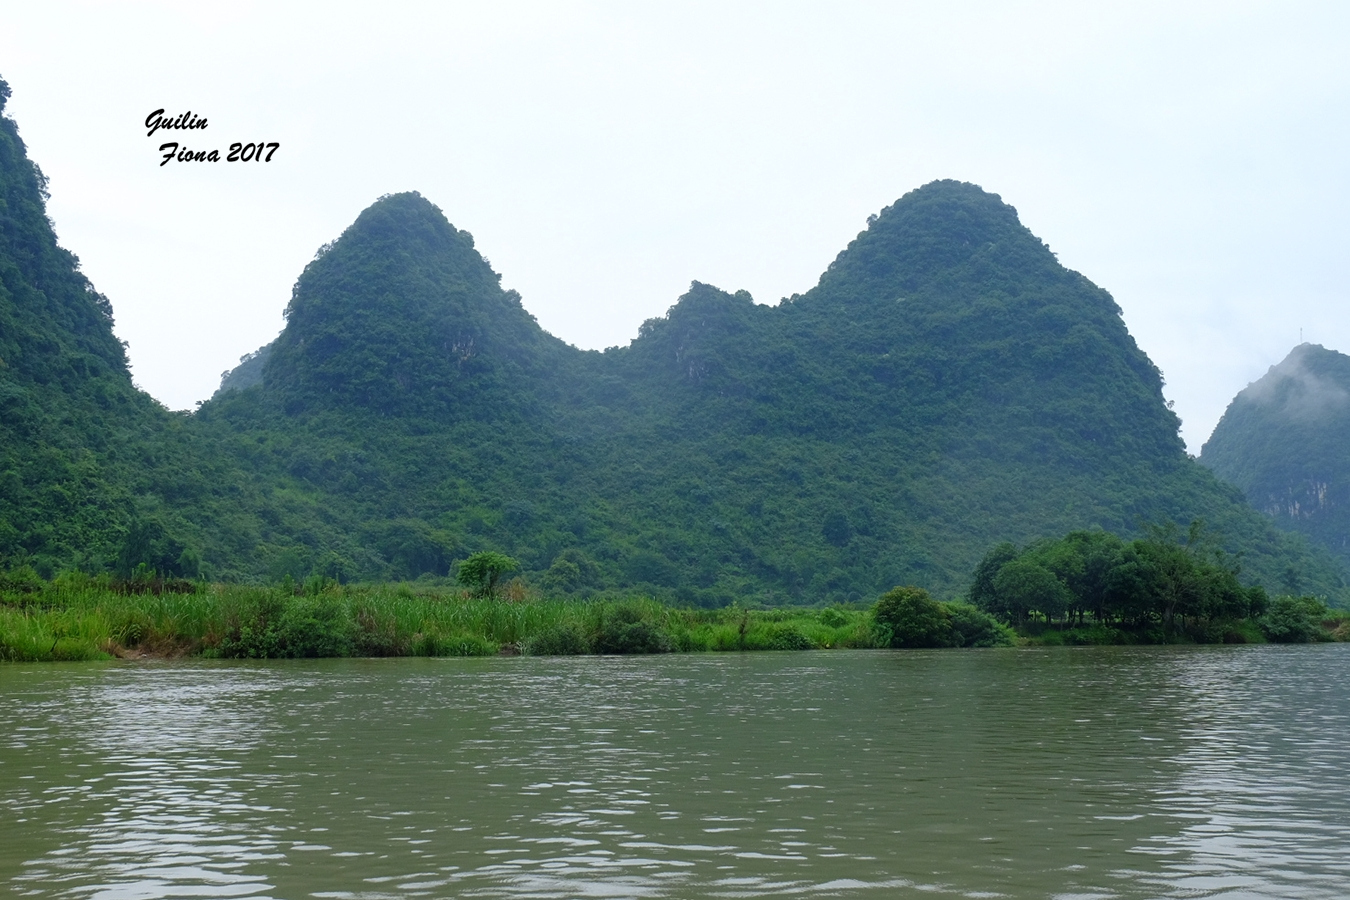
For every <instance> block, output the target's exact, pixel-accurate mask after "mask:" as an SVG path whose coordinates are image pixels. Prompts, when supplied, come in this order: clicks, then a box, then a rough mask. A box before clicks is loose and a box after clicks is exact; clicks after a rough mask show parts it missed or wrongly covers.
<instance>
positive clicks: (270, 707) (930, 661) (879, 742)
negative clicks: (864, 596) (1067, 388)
mask: <svg viewBox="0 0 1350 900" xmlns="http://www.w3.org/2000/svg"><path fill="white" fill-rule="evenodd" d="M1346 649H1350V648H1340V647H1319V648H1294V649H1286V648H1216V649H1214V650H1195V649H1192V650H1168V649H1129V648H1101V649H1092V650H1083V651H1072V650H1056V651H1046V652H974V653H960V652H951V653H856V654H850V653H811V654H762V655H753V656H694V657H671V658H665V659H593V658H591V659H573V660H566V659H565V660H531V659H509V660H399V661H390V660H386V661H328V662H317V663H288V664H287V663H275V664H271V663H268V664H262V663H260V664H248V665H236V664H209V663H191V664H174V665H169V664H164V665H159V666H153V667H145V666H133V665H124V664H117V665H109V666H105V667H89V666H85V667H8V668H0V735H3V736H4V737H3V738H0V815H3V816H4V819H3V821H2V822H0V880H2V881H4V882H6V883H7V884H9V886H10V887H11V888H12V889H14V890H15V891H16V892H18V893H21V894H26V895H32V896H38V895H61V896H66V897H80V898H83V897H109V898H114V897H115V898H155V897H170V896H173V897H181V896H200V897H266V896H276V897H301V896H306V895H308V896H315V897H325V898H353V900H355V898H394V897H400V898H403V897H508V898H525V897H531V898H553V897H557V898H565V897H761V896H776V895H787V896H791V895H800V894H805V895H810V896H820V897H836V896H838V897H847V896H863V895H874V896H887V897H891V896H897V897H905V896H914V897H918V896H933V895H936V896H958V897H1023V896H1056V897H1062V898H1087V897H1094V898H1117V897H1119V898H1128V897H1160V896H1161V897H1217V896H1223V897H1289V898H1321V897H1331V896H1345V895H1347V894H1350V871H1347V867H1346V866H1345V865H1344V864H1343V863H1342V862H1341V856H1342V854H1341V853H1340V851H1341V849H1342V848H1343V847H1345V846H1347V845H1348V842H1347V838H1350V834H1347V830H1350V792H1348V791H1347V789H1346V788H1345V787H1344V786H1343V785H1342V784H1341V783H1340V782H1339V780H1338V774H1339V773H1340V772H1343V771H1344V770H1345V768H1346V766H1347V763H1350V747H1348V746H1347V742H1346V738H1347V737H1350V719H1348V718H1347V716H1350V691H1347V690H1346V688H1347V687H1350V685H1347V684H1346V680H1347V676H1346V674H1345V672H1346V666H1345V663H1346V662H1347V661H1350V657H1347V655H1346V653H1345V650H1346Z"/></svg>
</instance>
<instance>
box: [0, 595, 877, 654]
mask: <svg viewBox="0 0 1350 900" xmlns="http://www.w3.org/2000/svg"><path fill="white" fill-rule="evenodd" d="M875 646H878V638H877V635H876V634H875V629H874V628H873V619H872V616H871V614H870V612H869V611H867V610H858V609H842V608H837V607H831V608H828V609H823V610H820V609H775V610H743V609H738V608H734V607H732V608H727V609H720V610H702V609H676V608H672V607H669V606H666V605H664V604H661V603H659V602H656V601H654V600H650V599H644V598H594V599H587V600H580V599H529V598H522V599H517V600H512V599H502V598H498V599H491V600H490V599H486V598H482V597H474V596H471V595H469V594H467V593H466V592H463V591H458V590H454V589H449V588H422V587H419V586H415V585H379V586H339V585H336V584H332V583H328V584H314V583H312V584H310V585H308V586H306V587H304V588H295V587H292V586H289V585H286V586H273V587H251V586H242V585H222V584H213V585H206V584H193V583H189V582H150V583H144V584H135V583H125V582H123V583H115V582H112V581H109V580H107V579H93V578H87V577H83V576H79V575H71V576H63V577H61V578H57V579H56V580H54V581H52V582H37V581H34V582H32V583H30V584H28V585H26V586H23V587H21V588H19V589H14V588H13V587H11V589H10V590H6V591H3V592H0V660H12V661H28V660H32V661H37V660H79V659H100V658H109V657H113V656H119V657H130V656H189V655H200V656H207V657H223V658H248V657H307V656H308V657H313V656H487V655H493V654H498V653H535V654H547V655H557V654H575V653H652V652H657V653H660V652H671V651H707V650H728V651H729V650H806V649H815V648H832V647H875Z"/></svg>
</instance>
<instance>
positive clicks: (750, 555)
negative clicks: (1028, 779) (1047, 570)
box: [0, 119, 1341, 606]
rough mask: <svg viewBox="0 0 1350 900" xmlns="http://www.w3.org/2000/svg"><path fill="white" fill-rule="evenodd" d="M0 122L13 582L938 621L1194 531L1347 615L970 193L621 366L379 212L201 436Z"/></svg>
mask: <svg viewBox="0 0 1350 900" xmlns="http://www.w3.org/2000/svg"><path fill="white" fill-rule="evenodd" d="M3 123H4V124H3V128H0V132H2V134H0V145H2V146H0V198H2V199H3V203H4V206H3V209H0V357H3V359H4V363H3V365H0V408H2V409H3V410H4V416H3V420H0V562H3V563H5V564H19V563H31V564H32V565H34V566H35V567H36V568H37V569H38V570H39V571H41V572H43V573H44V574H51V573H52V572H55V571H57V570H59V569H62V568H70V567H79V568H82V569H85V570H88V571H91V572H98V571H104V570H110V569H112V570H119V571H121V572H123V573H124V574H130V573H131V572H133V571H135V570H136V569H137V568H138V567H145V568H147V569H149V570H154V571H159V572H161V573H165V574H179V575H193V574H196V573H198V572H200V573H201V574H203V575H206V576H209V577H213V578H220V579H235V580H244V581H269V580H280V579H283V578H286V577H288V576H289V577H291V578H292V579H295V580H302V579H304V578H307V577H310V576H312V575H319V576H323V577H330V578H334V579H338V580H341V581H351V580H358V579H363V580H379V579H414V578H418V577H434V578H447V577H451V576H452V575H453V574H454V568H455V565H456V561H459V560H464V559H466V558H469V557H471V556H472V555H473V554H476V553H480V552H492V553H498V554H504V555H509V556H510V557H512V558H514V559H515V560H518V561H519V563H520V568H521V571H522V574H523V576H524V577H525V578H526V579H528V580H530V581H531V582H534V583H538V584H541V585H547V586H548V587H549V589H550V590H552V591H555V592H558V593H562V594H570V595H586V594H588V593H592V592H595V591H599V590H604V589H616V588H624V589H636V590H642V591H646V592H649V593H651V594H654V595H657V596H661V597H665V598H669V599H673V600H677V601H679V602H681V603H688V604H693V605H704V606H721V605H726V604H729V603H732V602H742V603H746V602H749V603H760V604H766V605H772V604H780V603H795V602H803V603H830V602H862V601H863V599H864V598H866V597H870V596H876V595H877V594H879V593H881V592H883V591H885V590H887V589H888V588H890V587H891V586H893V585H896V584H911V585H916V586H919V587H923V588H926V589H930V590H938V591H946V592H948V593H950V592H954V591H955V590H958V589H960V588H961V587H962V586H963V585H964V583H965V580H966V577H967V573H968V572H969V571H970V570H971V568H972V567H973V566H974V565H975V563H976V562H977V561H978V560H979V558H980V555H981V554H982V553H983V551H984V549H985V548H986V547H988V546H990V545H991V544H993V543H996V542H998V541H1001V540H1012V541H1017V542H1026V541H1030V540H1033V539H1035V538H1037V537H1041V536H1045V535H1047V534H1059V533H1063V532H1064V531H1067V530H1071V529H1077V528H1087V527H1094V526H1096V527H1102V528H1106V529H1109V530H1114V531H1120V532H1129V531H1131V530H1132V529H1135V528H1137V527H1138V523H1139V522H1140V521H1141V520H1143V519H1148V520H1152V521H1176V520H1181V521H1189V520H1190V519H1191V518H1195V517H1203V518H1205V519H1206V520H1207V521H1209V522H1211V523H1212V524H1213V526H1214V528H1215V529H1216V531H1218V532H1219V533H1221V534H1222V536H1223V540H1224V543H1225V546H1227V547H1229V548H1230V549H1231V550H1237V549H1241V550H1243V551H1244V552H1245V553H1246V558H1245V566H1246V568H1245V570H1244V573H1245V575H1247V576H1250V577H1254V578H1258V579H1261V580H1265V581H1267V582H1270V581H1271V579H1275V578H1278V577H1281V575H1282V573H1285V572H1286V571H1288V570H1293V571H1295V572H1297V573H1298V577H1299V578H1300V579H1301V580H1302V581H1304V582H1306V585H1307V587H1308V588H1309V589H1312V590H1315V591H1316V592H1317V593H1319V594H1325V595H1329V596H1334V595H1336V593H1337V592H1338V591H1339V590H1340V589H1341V585H1340V581H1339V573H1338V571H1337V569H1336V568H1335V567H1334V566H1333V565H1331V564H1330V563H1329V562H1328V561H1327V560H1326V559H1324V558H1319V557H1318V556H1317V555H1316V554H1315V553H1310V552H1309V551H1308V550H1307V548H1306V547H1305V546H1303V545H1302V544H1301V543H1300V542H1299V540H1298V539H1296V538H1291V537H1287V536H1284V535H1282V534H1281V533H1280V532H1279V531H1278V530H1277V529H1274V528H1272V527H1271V526H1270V525H1269V523H1268V522H1265V521H1264V520H1262V519H1261V517H1259V516H1257V515H1255V514H1253V513H1251V512H1250V511H1249V510H1247V509H1246V507H1245V506H1244V505H1243V504H1242V502H1241V498H1240V496H1239V495H1238V492H1236V491H1235V490H1233V489H1231V488H1228V487H1225V486H1223V485H1222V484H1221V483H1220V482H1218V481H1217V480H1216V479H1214V478H1213V477H1212V476H1211V475H1210V474H1209V473H1208V472H1207V471H1206V470H1204V469H1203V468H1201V467H1199V466H1197V465H1195V464H1194V462H1193V461H1191V460H1189V459H1187V457H1186V456H1185V454H1184V452H1183V450H1182V447H1181V443H1180V441H1179V439H1178V437H1177V420H1176V417H1175V416H1174V415H1173V414H1172V413H1171V411H1170V410H1169V409H1168V408H1167V406H1166V404H1165V402H1164V400H1163V397H1162V392H1161V391H1162V381H1161V378H1160V376H1159V374H1158V372H1157V370H1156V369H1155V368H1154V367H1153V365H1152V364H1151V363H1150V362H1149V360H1148V359H1147V357H1146V356H1145V355H1144V354H1143V353H1142V352H1141V351H1140V350H1139V349H1138V347H1137V346H1136V345H1135V344H1134V341H1133V340H1132V339H1131V337H1130V335H1129V333H1128V332H1127V330H1126V328H1125V325H1124V323H1123V322H1122V321H1121V318H1120V315H1119V310H1118V309H1117V308H1116V306H1115V304H1114V302H1113V301H1112V300H1111V298H1110V296H1109V295H1107V294H1106V292H1104V291H1102V290H1101V289H1099V288H1097V287H1095V286H1094V285H1092V284H1091V283H1090V282H1088V281H1087V280H1086V279H1085V278H1083V277H1082V276H1081V275H1078V274H1077V273H1074V272H1071V271H1068V270H1066V269H1064V268H1063V267H1061V266H1060V265H1059V264H1058V262H1057V261H1056V260H1055V258H1054V255H1053V254H1052V253H1051V252H1050V251H1049V249H1048V248H1046V247H1045V246H1044V244H1042V243H1041V242H1040V241H1039V240H1038V239H1036V238H1035V237H1034V236H1033V235H1032V234H1031V233H1030V232H1029V231H1028V230H1027V229H1026V228H1025V227H1024V226H1022V225H1021V223H1020V222H1019V221H1018V219H1017V214H1016V211H1015V210H1013V209H1012V207H1010V206H1008V205H1006V204H1004V203H1003V202H1002V201H1001V200H1000V199H999V198H998V197H997V196H996V195H993V194H989V193H986V192H984V191H982V190H981V189H979V188H978V187H975V186H973V185H969V184H961V183H957V182H950V181H947V182H934V183H933V184H930V185H927V186H925V187H923V188H920V189H918V190H916V191H913V192H911V193H909V194H907V195H906V196H905V197H903V198H901V199H900V200H899V201H897V202H896V203H895V204H893V205H892V206H890V207H888V208H887V209H885V210H883V211H882V212H881V213H880V214H879V215H878V216H876V217H874V218H873V220H872V221H870V222H869V227H868V228H867V230H866V231H864V232H863V233H861V234H859V235H858V237H857V239H856V240H854V241H853V242H852V243H851V244H850V245H849V247H848V248H847V249H845V250H844V251H843V252H842V253H841V254H840V255H839V257H838V258H837V259H836V260H835V261H834V263H833V264H832V265H831V266H830V268H829V270H828V271H826V272H825V273H824V275H823V276H822V277H821V279H820V283H819V284H818V285H817V286H816V287H815V288H813V289H812V290H810V291H808V292H807V293H805V294H802V295H798V296H794V297H792V298H788V299H786V300H784V301H783V302H781V303H779V304H777V305H775V306H764V305H760V304H756V303H755V302H754V301H753V300H752V298H751V297H750V296H749V295H748V294H746V293H744V292H740V293H735V294H731V293H727V292H724V291H721V290H719V289H717V288H714V287H711V286H709V285H703V284H698V283H695V284H694V285H693V286H692V287H691V289H690V291H689V292H688V293H687V294H686V295H685V296H683V297H682V298H680V300H679V302H678V303H676V304H675V306H673V307H672V308H671V309H670V311H669V312H668V313H667V315H665V316H663V317H660V318H657V319H653V320H651V321H649V322H647V323H645V324H644V325H643V326H642V328H641V330H640V333H639V335H638V337H637V338H636V339H635V340H634V341H633V342H632V343H631V344H630V345H629V346H627V347H624V348H616V349H612V350H609V351H606V352H605V353H595V352H582V351H579V350H577V349H575V348H572V347H569V346H567V345H565V344H563V343H562V342H561V341H558V340H557V339H556V338H553V337H552V336H550V335H548V334H547V333H545V332H544V331H543V330H542V329H540V328H539V326H538V324H537V323H536V322H535V321H534V319H533V317H532V316H530V315H529V313H528V312H526V310H525V309H524V307H523V306H522V305H521V301H520V298H519V297H518V296H517V295H516V294H514V293H513V292H511V291H507V290H504V289H503V288H502V286H501V283H500V278H499V276H498V275H497V274H496V273H495V272H494V271H493V270H492V268H491V267H490V265H489V264H488V262H487V260H485V259H484V258H483V257H482V256H481V255H480V254H479V253H478V251H477V250H476V249H475V247H474V242H473V239H472V237H471V236H470V235H469V234H468V233H467V232H464V231H461V230H459V229H456V228H455V227H453V226H452V225H451V224H450V223H449V222H447V221H446V219H445V217H444V216H443V215H442V214H441V211H440V210H439V209H437V208H436V207H435V206H433V205H432V204H431V203H429V202H428V201H427V200H425V199H423V198H422V197H420V196H418V195H416V194H396V195H390V196H386V197H383V198H380V199H379V200H378V201H377V202H376V203H375V204H373V205H372V206H371V207H370V208H369V209H367V210H366V211H365V212H363V213H362V214H361V215H360V216H359V217H358V218H357V220H356V222H354V223H353V224H352V225H351V227H350V228H348V229H347V231H346V232H344V233H343V234H342V235H341V236H340V237H339V238H338V239H337V240H335V241H334V242H333V243H332V244H331V245H328V246H325V247H324V248H321V250H320V252H319V253H318V254H317V255H316V258H315V259H314V261H313V262H312V263H311V264H310V265H309V266H308V267H307V268H306V269H305V271H304V272H303V273H302V274H301V276H300V278H299V280H298V281H297V283H296V286H295V290H294V293H293V296H292V299H291V303H290V305H289V307H288V309H287V324H286V328H285V330H284V331H283V332H282V334H281V335H280V336H279V337H278V338H277V339H276V341H275V342H273V343H272V344H271V345H269V347H268V348H264V349H265V352H263V353H261V354H259V355H257V356H255V357H252V358H249V359H247V360H246V361H245V362H244V364H243V365H242V366H241V368H240V369H239V370H237V371H236V373H234V376H233V377H229V378H227V379H226V380H225V384H224V386H223V388H222V390H221V392H220V393H219V394H218V395H217V396H216V397H215V398H213V399H212V400H211V401H209V402H208V403H206V404H205V405H203V406H202V408H201V409H200V410H199V411H198V412H197V413H196V414H193V415H184V414H174V413H170V412H168V411H166V410H164V409H163V408H162V407H160V406H159V405H158V404H156V403H155V402H154V401H152V400H151V399H149V398H148V397H147V396H146V395H145V394H144V393H142V392H141V391H139V390H137V389H136V388H135V387H134V386H133V385H132V383H131V379H130V376H129V373H128V371H127V366H126V359H125V354H124V351H123V348H122V346H121V344H120V343H119V342H118V341H117V340H116V338H115V337H114V335H113V332H112V320H111V309H110V306H109V304H108V303H107V301H106V300H105V299H104V298H102V297H101V296H99V295H98V294H97V293H95V292H94V291H93V290H92V288H91V287H90V285H89V283H88V281H87V280H86V279H85V278H84V277H83V276H82V275H81V274H80V273H79V271H78V264H77V260H75V258H74V257H73V256H72V255H71V254H69V253H67V252H66V251H64V250H62V249H60V248H59V247H58V246H57V244H56V239H55V235H54V234H53V233H52V229H51V226H50V223H49V222H48V220H47V219H46V216H45V213H44V205H43V196H42V191H43V181H42V179H41V175H40V173H38V172H37V170H36V168H35V167H34V166H33V165H32V164H31V163H29V161H28V160H27V158H26V156H25V155H24V149H23V145H22V142H21V141H19V139H18V134H17V130H16V128H15V126H14V124H13V122H12V121H11V120H9V119H4V120H3Z"/></svg>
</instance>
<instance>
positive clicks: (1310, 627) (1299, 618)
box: [1261, 597, 1327, 644]
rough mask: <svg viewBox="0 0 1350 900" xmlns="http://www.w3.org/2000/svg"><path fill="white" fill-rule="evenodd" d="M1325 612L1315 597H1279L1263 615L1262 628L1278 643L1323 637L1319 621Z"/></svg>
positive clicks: (1293, 642) (1325, 608)
mask: <svg viewBox="0 0 1350 900" xmlns="http://www.w3.org/2000/svg"><path fill="white" fill-rule="evenodd" d="M1326 615H1327V607H1326V604H1325V603H1323V602H1322V601H1321V600H1318V599H1317V598H1316V597H1277V598H1276V599H1275V602H1273V603H1271V604H1270V609H1269V610H1267V611H1266V614H1265V615H1264V616H1262V617H1261V630H1262V631H1264V632H1265V634H1266V637H1267V638H1269V639H1270V640H1272V641H1274V642H1275V643H1277V644H1306V643H1308V642H1309V641H1311V640H1315V639H1316V638H1318V637H1319V636H1321V628H1319V627H1318V623H1319V622H1320V621H1321V620H1322V619H1323V618H1325V617H1326Z"/></svg>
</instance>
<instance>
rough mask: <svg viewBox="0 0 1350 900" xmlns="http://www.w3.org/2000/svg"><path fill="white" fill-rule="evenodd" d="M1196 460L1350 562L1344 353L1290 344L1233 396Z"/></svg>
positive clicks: (1348, 384)
mask: <svg viewBox="0 0 1350 900" xmlns="http://www.w3.org/2000/svg"><path fill="white" fill-rule="evenodd" d="M1200 460H1201V462H1203V463H1204V464H1205V465H1207V466H1209V467H1210V468H1211V469H1213V470H1214V472H1215V473H1216V474H1217V475H1219V476H1220V477H1221V478H1223V479H1225V480H1227V481H1230V482H1232V483H1233V484H1235V485H1237V486H1238V487H1240V488H1242V489H1243V490H1244V491H1246V493H1247V497H1248V499H1249V500H1250V501H1251V503H1252V505H1253V506H1255V507H1256V508H1257V509H1259V510H1261V511H1262V512H1265V513H1266V514H1268V515H1270V516H1271V517H1272V518H1273V519H1274V520H1275V521H1276V522H1278V523H1280V524H1281V525H1282V526H1284V527H1286V528H1289V529H1291V530H1294V531H1298V532H1301V533H1303V534H1305V535H1307V536H1308V537H1310V538H1311V539H1313V540H1314V541H1316V542H1318V543H1320V544H1322V545H1323V546H1325V547H1327V548H1328V549H1330V550H1331V551H1332V552H1333V553H1335V554H1336V555H1337V556H1339V557H1340V558H1341V560H1342V561H1344V562H1347V563H1350V356H1345V355H1344V354H1342V353H1337V352H1336V351H1334V350H1328V349H1326V348H1325V347H1321V346H1319V345H1317V344H1300V345H1299V346H1297V347H1295V348H1294V349H1293V350H1292V351H1291V352H1290V354H1289V356H1287V357H1286V358H1285V359H1284V361H1283V362H1281V363H1280V364H1279V365H1277V366H1272V367H1271V369H1270V371H1269V372H1267V373H1266V374H1265V375H1264V376H1263V377H1262V378H1261V379H1260V380H1259V381H1256V382H1255V383H1253V384H1250V385H1248V386H1247V388H1246V389H1245V390H1243V391H1242V392H1241V393H1239V394H1238V395H1237V396H1236V397H1234V398H1233V402H1232V403H1231V404H1229V406H1228V410H1227V411H1226V412H1225V413H1224V415H1223V418H1222V419H1221V420H1220V421H1219V424H1218V425H1217V426H1216V427H1215V429H1214V433H1213V434H1212V435H1211V436H1210V439H1209V441H1207V442H1206V443H1205V446H1204V448H1203V450H1202V451H1201V455H1200ZM1291 577H1293V578H1295V579H1296V578H1297V573H1294V574H1293V575H1291ZM1290 587H1291V589H1296V588H1297V585H1290Z"/></svg>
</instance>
